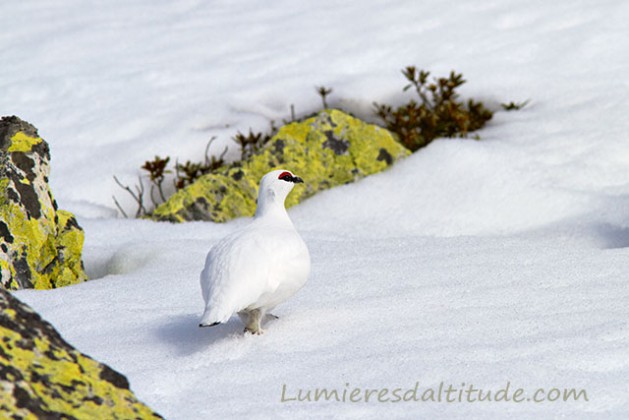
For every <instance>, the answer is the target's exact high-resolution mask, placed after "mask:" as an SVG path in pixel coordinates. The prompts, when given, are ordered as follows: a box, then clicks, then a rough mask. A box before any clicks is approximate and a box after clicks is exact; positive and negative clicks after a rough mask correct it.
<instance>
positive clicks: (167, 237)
mask: <svg viewBox="0 0 629 420" xmlns="http://www.w3.org/2000/svg"><path fill="white" fill-rule="evenodd" d="M628 18H629V4H627V3H626V2H621V1H618V0H608V1H599V2H590V1H585V0H580V1H572V2H562V1H556V2H531V1H523V0H512V1H505V2H497V1H488V0H469V1H465V2H460V1H457V2H454V1H423V2H413V1H403V0H397V1H387V2H383V1H378V0H363V1H360V2H359V1H348V2H343V3H342V4H339V3H338V2H331V1H320V2H316V3H313V2H288V1H277V2H273V3H272V4H271V3H269V4H265V5H264V6H261V5H260V4H259V3H258V2H253V1H250V0H249V1H241V2H226V1H214V2H202V1H196V0H184V1H178V2H170V1H150V2H149V1H147V0H137V1H132V2H128V1H121V0H112V1H109V2H82V1H76V0H60V1H56V2H45V1H43V0H29V1H23V2H2V3H1V4H0V27H1V28H2V31H0V57H1V58H2V63H3V65H2V66H0V89H1V90H2V92H3V95H1V96H0V114H2V115H11V114H15V115H18V116H20V117H21V118H23V119H25V120H27V121H29V122H31V123H33V124H34V125H36V126H37V127H38V128H39V131H40V134H41V135H42V136H43V137H44V138H45V139H46V140H47V141H48V142H49V143H50V146H51V149H52V174H51V178H50V179H51V183H52V188H53V192H54V193H55V196H56V198H57V200H58V202H59V205H60V207H61V208H66V209H68V210H71V211H73V212H75V213H76V214H77V215H78V217H79V222H80V224H81V225H82V226H83V227H84V229H85V232H86V244H85V250H84V261H85V266H86V269H87V271H88V274H89V275H90V277H91V278H92V279H93V280H92V281H89V282H87V283H85V284H81V285H78V286H72V287H66V288H63V289H58V290H52V291H29V290H25V291H20V292H17V293H16V295H17V296H18V298H20V299H22V300H23V301H25V302H27V303H28V304H30V305H32V306H33V307H34V308H35V309H36V310H37V311H38V312H40V313H41V314H42V315H43V316H44V317H45V318H46V319H48V320H49V321H50V322H52V323H53V324H54V325H55V326H56V327H57V328H58V329H59V331H60V332H61V333H62V334H63V336H64V337H65V338H66V339H67V340H68V341H70V342H71V343H72V344H73V345H75V346H76V347H77V348H78V349H80V350H81V351H83V352H86V353H87V354H89V355H91V356H93V357H94V358H96V359H97V360H100V361H103V362H105V363H108V364H109V365H111V366H112V367H113V368H115V369H117V370H119V371H121V372H122V373H124V374H125V375H127V376H128V378H129V380H130V382H131V386H132V389H133V390H134V391H135V392H136V394H137V395H138V397H139V398H140V399H142V400H143V401H145V402H146V403H147V404H149V405H150V406H151V407H153V408H154V409H155V410H157V411H158V412H160V413H161V414H163V415H164V416H166V417H167V418H169V419H190V418H214V417H218V418H245V417H246V418H269V417H273V418H299V417H311V418H380V417H382V416H384V415H386V416H388V417H392V418H408V417H411V416H413V417H418V416H419V417H427V418H496V417H503V416H505V414H506V413H510V414H511V415H515V416H517V418H538V417H540V416H541V417H543V418H556V417H566V418H625V417H626V413H627V412H629V397H628V395H629V385H627V384H628V381H627V379H628V377H629V325H628V321H627V320H628V319H629V288H628V287H627V285H626V278H625V277H624V275H626V267H627V266H628V264H627V263H628V259H629V253H628V252H627V248H626V247H627V246H629V222H628V220H629V219H628V218H627V217H626V215H627V213H628V209H629V171H627V164H628V163H629V151H628V149H627V147H626V133H627V131H628V130H629V122H628V121H629V120H627V118H626V115H627V112H628V111H629V101H628V99H627V98H629V95H627V93H628V90H629V82H627V78H626V73H627V68H628V67H629V58H627V54H626V53H625V51H626V50H627V47H628V45H627V44H628V42H627V39H629V38H627V29H626V22H627V19H628ZM409 64H415V65H417V66H418V67H419V68H424V69H428V70H431V71H432V72H433V74H435V75H441V74H445V73H447V72H449V71H450V70H451V69H455V70H457V71H459V72H461V73H463V75H464V76H465V78H466V79H467V80H468V83H467V84H466V85H464V87H463V89H462V93H463V94H464V95H465V96H466V97H473V98H475V99H480V100H483V101H485V102H486V103H487V104H488V105H489V106H492V107H493V108H494V109H496V110H498V111H499V112H497V113H496V114H495V118H494V119H493V120H492V121H491V122H490V124H489V125H488V126H487V128H485V129H483V130H482V131H481V132H480V133H479V134H480V136H481V138H482V140H481V141H473V140H438V141H436V142H434V143H432V144H431V145H430V146H429V147H427V148H426V149H424V150H421V151H420V152H418V153H416V154H414V155H413V156H411V157H409V158H407V159H405V160H404V161H403V162H400V163H399V164H397V165H396V166H395V167H393V168H391V169H390V170H388V171H386V172H384V173H381V174H378V175H374V176H372V177H369V178H367V179H365V180H363V181H360V182H358V183H356V184H352V185H347V186H343V187H340V188H336V189H334V190H330V191H327V192H325V193H322V194H320V195H317V196H315V197H313V198H312V199H310V200H308V201H307V202H304V203H302V204H300V205H299V206H297V207H294V208H292V209H291V210H290V212H289V213H290V215H291V218H292V219H293V222H294V224H295V225H296V227H297V229H298V230H299V231H300V232H301V233H302V236H303V237H304V239H305V241H306V242H307V244H308V246H309V248H310V252H311V256H312V263H313V267H312V274H311V277H310V280H309V282H308V283H307V285H306V286H305V288H304V289H302V290H301V291H300V292H299V293H298V294H297V295H296V296H295V297H294V298H292V299H291V300H289V301H288V302H287V303H285V304H284V305H282V306H280V307H278V309H277V315H279V316H280V319H279V320H277V321H273V322H272V323H271V324H270V325H268V326H267V332H266V333H265V335H263V336H260V337H253V336H243V335H242V325H241V324H240V322H239V320H237V319H235V318H234V319H233V320H232V321H231V322H229V323H228V324H226V325H224V326H221V327H219V328H212V329H199V328H198V327H197V325H198V321H199V319H200V316H201V313H202V311H203V300H202V298H201V294H200V287H199V284H198V276H199V273H200V271H201V269H202V268H203V261H204V257H205V255H206V253H207V251H208V249H209V248H210V247H211V246H212V245H213V244H214V243H216V242H217V241H218V240H219V239H220V238H222V237H223V236H225V235H226V234H228V233H230V232H233V231H234V230H235V229H237V228H238V227H241V226H243V224H245V223H247V221H245V220H236V221H234V222H231V223H227V224H224V225H218V224H212V223H189V224H183V225H170V224H164V223H152V222H149V221H143V220H124V219H120V218H117V217H116V211H115V207H114V205H113V201H112V199H111V196H112V195H114V194H115V195H116V196H117V197H118V199H119V200H120V201H121V202H122V204H123V206H125V207H126V208H127V209H129V210H130V211H132V210H133V202H132V200H131V199H130V198H129V197H127V196H126V195H125V193H124V192H123V191H122V190H120V189H119V188H118V187H117V186H116V185H115V183H114V181H113V178H112V176H113V175H117V176H119V177H120V178H121V179H122V180H123V182H125V183H130V184H133V183H134V182H135V180H136V178H137V175H138V168H139V167H140V165H141V164H142V163H143V162H144V161H145V160H147V159H150V158H152V157H153V156H154V155H155V154H158V155H161V156H164V155H171V156H173V158H174V157H175V156H176V157H178V158H179V159H180V160H186V159H193V158H195V159H198V158H199V156H201V155H202V153H203V151H204V149H205V146H206V144H207V141H208V140H209V138H210V137H212V136H217V141H216V142H215V144H213V145H212V149H211V151H212V152H213V153H219V152H220V151H221V150H222V149H223V147H224V146H225V145H230V144H231V143H230V137H231V136H232V135H234V134H235V132H236V131H237V130H241V131H244V130H248V129H249V127H252V128H254V129H265V128H266V127H268V125H269V123H270V120H274V121H276V123H279V122H281V120H282V119H286V118H288V117H289V115H290V111H289V109H290V105H291V104H294V105H295V108H296V110H297V113H298V114H299V115H303V114H307V113H309V112H311V111H314V110H316V109H318V108H319V107H320V98H318V96H317V95H316V93H315V90H314V86H318V85H325V86H328V87H332V88H333V89H334V92H333V94H332V95H331V97H330V99H329V101H330V103H331V105H341V106H346V107H351V108H352V110H353V111H354V112H355V113H356V114H358V115H361V116H364V117H369V118H371V119H373V115H370V112H371V111H370V110H371V104H372V102H373V101H377V102H379V103H401V102H402V101H403V100H404V99H405V98H407V97H408V96H406V95H404V94H402V93H401V87H402V86H403V84H404V80H403V78H402V76H401V75H400V73H399V70H400V69H401V68H402V67H404V66H406V65H409ZM527 99H530V104H529V105H528V106H527V107H525V108H524V109H523V110H521V111H519V112H509V113H507V112H503V111H500V110H499V106H498V104H499V103H500V102H509V101H516V102H520V101H524V100H527ZM230 156H231V157H234V156H236V150H235V148H232V150H231V153H230ZM288 169H290V168H288ZM306 181H307V180H306ZM417 382H419V388H420V390H425V389H426V388H434V389H437V388H438V386H439V384H440V383H441V382H443V383H445V384H446V385H447V384H452V385H453V386H455V387H459V386H461V384H462V383H465V384H467V385H469V384H473V385H474V386H475V387H476V388H482V389H485V390H493V391H494V392H496V391H497V390H499V389H500V388H502V387H504V386H505V385H506V383H507V382H510V384H511V387H512V388H518V387H520V388H523V389H525V390H526V391H527V395H528V396H530V395H531V393H532V392H534V390H536V389H537V388H544V389H546V390H550V389H552V388H553V387H555V388H560V389H563V388H575V389H586V390H587V395H588V401H584V400H583V399H581V400H580V401H576V402H575V401H570V402H563V401H557V402H549V401H546V402H543V403H539V404H537V403H533V402H530V401H525V402H522V403H514V402H476V403H467V402H461V403H458V402H457V403H444V402H441V403H439V402H422V401H419V402H414V401H410V402H398V403H379V402H374V401H369V402H367V403H366V402H360V403H351V402H345V403H343V402H335V401H328V402H325V401H319V402H295V401H288V402H281V396H282V389H283V387H282V386H283V385H286V387H285V390H286V395H287V396H288V397H291V396H294V395H295V394H296V393H297V390H298V389H302V390H309V389H310V390H314V389H316V388H327V389H338V390H340V391H342V390H344V389H350V390H351V389H353V388H355V387H356V388H361V389H362V390H365V389H383V388H390V389H393V388H396V387H400V388H403V389H410V388H413V387H414V386H415V384H416V383H417ZM420 392H421V391H420Z"/></svg>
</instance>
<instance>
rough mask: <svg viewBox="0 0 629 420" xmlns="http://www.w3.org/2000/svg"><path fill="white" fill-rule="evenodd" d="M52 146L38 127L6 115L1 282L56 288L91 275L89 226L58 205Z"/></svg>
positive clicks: (1, 135)
mask: <svg viewBox="0 0 629 420" xmlns="http://www.w3.org/2000/svg"><path fill="white" fill-rule="evenodd" d="M49 160H50V152H49V149H48V144H47V143H46V142H45V141H44V140H43V139H42V138H40V137H39V135H38V134H37V129H36V128H35V127H33V126H32V125H30V124H29V123H27V122H25V121H22V120H20V119H19V118H17V117H5V118H2V119H1V120H0V287H3V288H6V289H21V288H36V289H51V288H55V287H60V286H65V285H68V284H74V283H78V282H81V281H84V280H86V279H87V276H86V275H85V272H84V270H83V264H82V262H81V251H82V248H83V230H82V229H81V227H80V226H79V225H78V223H77V221H76V219H75V218H74V216H73V215H72V214H71V213H69V212H67V211H63V210H57V203H56V202H55V199H54V197H53V195H52V192H51V190H50V186H49V185H48V174H49V172H50V169H49Z"/></svg>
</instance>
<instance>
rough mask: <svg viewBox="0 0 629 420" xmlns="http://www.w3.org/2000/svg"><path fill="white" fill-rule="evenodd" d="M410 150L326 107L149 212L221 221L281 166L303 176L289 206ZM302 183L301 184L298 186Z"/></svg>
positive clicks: (242, 209) (247, 204) (244, 205)
mask: <svg viewBox="0 0 629 420" xmlns="http://www.w3.org/2000/svg"><path fill="white" fill-rule="evenodd" d="M409 153H410V152H409V151H408V150H407V149H406V148H404V147H403V146H402V145H400V144H399V143H398V142H396V141H395V140H394V138H393V136H392V134H391V133H390V132H389V131H387V130H385V129H384V128H381V127H378V126H376V125H372V124H367V123H365V122H363V121H360V120H358V119H356V118H353V117H351V116H349V115H347V114H345V113H343V112H341V111H337V110H326V111H322V112H320V113H319V114H318V115H317V116H315V117H313V118H310V119H307V120H305V121H302V122H295V123H291V124H287V125H285V126H284V127H282V128H281V129H280V130H279V132H278V133H277V134H276V135H275V136H274V137H273V138H272V139H271V140H270V141H269V142H268V143H267V144H266V145H265V147H264V149H263V150H262V152H261V153H260V154H257V155H255V156H253V157H252V158H251V159H249V160H248V161H245V162H242V164H241V166H240V167H231V168H226V169H224V170H223V171H222V172H219V173H215V174H209V175H205V176H203V177H201V178H199V179H198V180H197V181H196V182H195V183H193V184H192V185H190V186H188V187H186V188H184V189H182V190H180V191H178V192H177V193H176V194H174V195H173V196H172V197H171V198H170V199H169V200H168V201H166V202H165V203H163V204H162V205H160V206H159V207H157V208H156V209H155V211H154V212H153V216H152V217H153V218H154V219H156V220H168V221H172V222H182V221H188V220H211V221H215V222H224V221H227V220H230V219H233V218H235V217H241V216H252V215H253V213H254V211H255V200H256V195H257V189H258V183H259V182H260V178H261V177H262V176H263V175H264V174H265V173H267V172H269V171H270V170H272V169H278V168H284V169H288V170H290V171H292V172H294V173H295V174H298V175H299V176H300V177H301V178H303V179H304V181H305V184H299V185H298V186H297V187H296V188H295V189H294V190H293V193H292V194H291V195H290V196H289V197H288V199H287V202H286V205H287V207H290V206H292V205H295V204H296V203H298V202H300V201H301V200H303V199H305V198H307V197H310V196H312V195H313V194H315V193H317V192H318V191H321V190H325V189H328V188H331V187H334V186H337V185H342V184H347V183H349V182H353V181H356V180H358V179H360V178H363V177H365V176H367V175H370V174H373V173H376V172H379V171H382V170H383V169H385V168H387V167H388V166H389V165H391V164H392V163H393V162H395V161H396V160H398V159H400V158H402V157H405V156H407V155H408V154H409ZM302 185H303V187H302Z"/></svg>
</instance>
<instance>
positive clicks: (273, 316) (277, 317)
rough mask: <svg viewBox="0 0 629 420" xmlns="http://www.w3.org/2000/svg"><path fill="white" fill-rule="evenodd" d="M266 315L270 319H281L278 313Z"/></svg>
mask: <svg viewBox="0 0 629 420" xmlns="http://www.w3.org/2000/svg"><path fill="white" fill-rule="evenodd" d="M265 316H266V317H267V318H268V319H280V317H279V316H277V315H273V314H266V315H265Z"/></svg>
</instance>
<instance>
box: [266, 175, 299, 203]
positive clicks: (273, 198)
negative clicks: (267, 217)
mask: <svg viewBox="0 0 629 420" xmlns="http://www.w3.org/2000/svg"><path fill="white" fill-rule="evenodd" d="M301 182H304V181H303V180H302V179H301V178H300V177H298V176H295V175H294V174H293V173H292V172H290V171H287V170H285V169H278V170H276V171H271V172H269V173H268V174H266V175H264V176H263V177H262V180H261V181H260V190H259V191H258V209H260V207H261V206H265V205H268V204H267V203H270V202H274V203H279V204H280V205H281V206H282V207H283V206H284V200H285V199H286V197H287V196H288V193H290V192H291V190H292V189H293V187H294V186H295V184H299V183H301Z"/></svg>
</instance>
